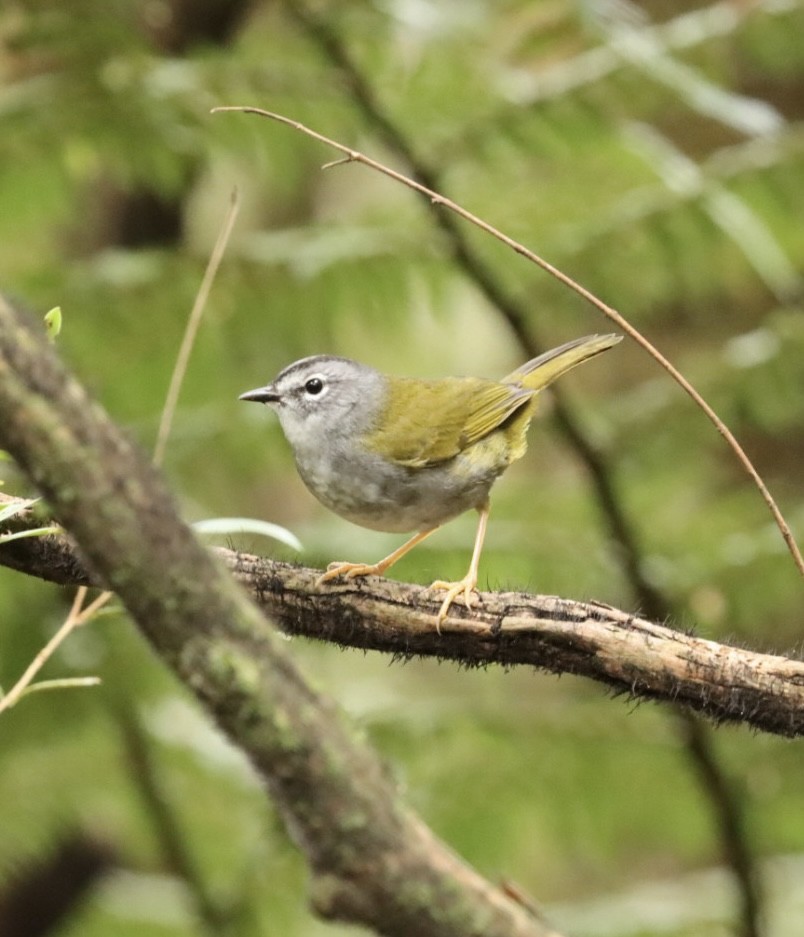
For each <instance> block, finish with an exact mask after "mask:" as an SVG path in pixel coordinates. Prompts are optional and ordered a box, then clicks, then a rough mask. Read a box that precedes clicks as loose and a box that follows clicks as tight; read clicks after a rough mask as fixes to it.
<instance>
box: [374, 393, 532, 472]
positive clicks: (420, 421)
mask: <svg viewBox="0 0 804 937" xmlns="http://www.w3.org/2000/svg"><path fill="white" fill-rule="evenodd" d="M533 395H534V392H533V391H532V390H529V389H527V388H523V387H517V386H515V385H512V384H500V383H497V382H496V381H485V380H481V379H479V378H471V377H465V378H461V377H452V378H444V379H443V380H440V381H419V380H415V379H412V378H399V377H396V378H391V379H390V380H389V385H388V396H387V398H386V400H385V401H384V406H383V407H382V409H381V415H380V417H379V419H378V424H379V425H378V426H376V427H375V428H374V429H372V430H371V431H370V432H369V434H368V435H367V437H366V438H365V444H366V446H367V447H368V448H369V449H371V450H373V451H374V452H378V453H382V455H383V456H384V457H385V458H387V459H390V460H391V461H393V462H396V463H397V464H398V465H407V466H410V467H421V466H425V465H435V464H437V463H439V462H445V461H446V460H447V459H452V458H454V457H455V456H456V455H458V453H460V452H462V451H463V450H464V449H466V447H467V446H471V445H472V444H473V443H475V442H477V441H478V440H480V439H483V437H484V436H488V434H489V433H491V432H493V431H494V430H495V429H497V428H498V427H499V426H501V424H503V423H504V422H505V421H506V420H507V419H508V418H509V417H510V416H511V415H512V414H513V413H515V412H516V411H517V410H518V409H519V408H520V407H522V406H524V405H525V404H526V403H528V401H530V399H531V398H532V397H533Z"/></svg>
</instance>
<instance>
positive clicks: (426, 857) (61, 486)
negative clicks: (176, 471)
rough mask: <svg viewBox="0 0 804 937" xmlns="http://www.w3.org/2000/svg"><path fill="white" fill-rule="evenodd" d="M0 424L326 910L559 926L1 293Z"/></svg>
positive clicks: (480, 931) (381, 923)
mask: <svg viewBox="0 0 804 937" xmlns="http://www.w3.org/2000/svg"><path fill="white" fill-rule="evenodd" d="M0 427H1V428H2V430H1V432H2V438H0V446H2V447H4V448H5V449H7V450H8V451H9V452H10V453H11V454H12V455H13V456H14V458H15V459H16V460H17V461H18V463H19V464H20V465H21V466H22V468H23V469H24V471H25V472H26V473H27V474H28V476H29V477H30V479H31V481H32V482H33V483H34V484H35V485H36V486H37V488H39V489H40V490H41V492H42V493H43V494H44V495H45V496H46V498H47V499H48V501H49V503H50V504H51V505H52V507H53V510H54V512H55V513H56V515H57V516H58V518H59V520H60V521H61V523H62V524H63V525H64V527H65V528H66V529H67V530H68V531H69V532H70V534H71V536H72V537H73V538H74V540H75V542H76V543H77V544H78V545H79V547H80V549H81V552H82V554H83V557H84V562H85V563H86V564H87V567H88V569H90V570H91V571H92V572H91V576H92V578H93V579H97V580H99V581H102V582H103V583H104V584H105V585H106V586H108V587H109V588H110V589H113V590H114V591H115V592H116V593H117V595H118V596H119V597H120V600H121V601H122V602H123V604H124V605H125V607H126V609H127V610H128V612H129V614H130V615H131V617H132V618H133V620H134V621H135V622H136V624H137V625H138V626H139V627H140V629H141V630H142V631H143V633H144V634H145V635H146V636H147V637H148V639H149V640H150V642H151V643H152V645H153V646H154V648H155V649H156V650H157V652H158V653H159V655H160V656H161V657H162V658H163V659H164V660H165V661H166V662H167V663H168V664H169V665H170V666H171V667H172V668H173V669H174V670H175V672H176V673H177V674H178V675H179V677H180V678H181V679H182V680H184V682H185V683H186V684H187V685H188V686H189V687H190V688H191V689H192V691H193V692H194V693H195V694H196V695H197V697H198V698H199V699H200V700H201V701H202V703H203V704H204V705H205V706H206V708H207V709H208V711H209V712H210V713H211V714H212V715H213V716H214V718H215V719H216V721H217V722H218V723H219V725H220V726H221V727H222V729H223V730H224V731H225V732H226V733H227V734H228V736H229V737H230V738H231V739H232V741H233V742H234V743H235V744H237V745H238V746H239V747H240V748H242V749H243V750H244V751H245V752H247V754H248V755H249V757H250V758H251V761H252V763H253V764H254V766H255V768H256V769H257V771H258V772H259V773H260V774H261V776H262V777H263V778H264V780H265V782H266V784H267V786H268V789H269V791H270V793H271V795H272V796H273V798H274V801H275V803H276V805H277V807H278V809H279V811H280V813H281V815H282V816H283V818H284V820H285V823H286V825H287V827H288V829H289V831H290V833H291V835H292V836H293V838H294V839H295V841H296V842H297V844H298V846H299V848H300V849H301V850H302V851H303V853H304V854H305V856H306V858H307V861H308V863H309V866H310V869H311V872H312V876H313V884H312V900H313V904H314V906H315V908H316V910H317V911H318V913H319V914H321V915H322V916H325V917H331V918H339V919H343V920H350V921H355V922H359V923H361V924H363V925H365V926H367V927H370V928H373V929H374V930H376V931H377V932H378V933H381V934H387V935H391V937H402V935H409V934H420V935H422V937H427V935H432V937H459V935H461V937H467V935H469V937H471V935H475V937H480V935H483V937H496V935H499V937H503V935H505V937H512V935H513V937H548V935H550V934H552V933H553V932H552V931H551V930H550V929H549V928H547V927H546V926H545V925H543V924H542V923H541V922H540V921H538V920H536V919H535V918H534V917H533V916H532V914H531V913H530V912H528V911H527V910H526V909H525V908H524V907H522V906H521V905H519V904H517V903H516V902H514V901H512V900H511V899H510V898H509V897H507V896H506V895H505V894H504V893H503V892H502V891H501V890H500V889H498V888H496V887H494V886H492V885H491V884H489V883H488V882H486V881H485V880H484V879H482V878H481V877H480V876H479V875H478V874H477V872H475V871H474V870H473V869H471V868H470V867H469V866H467V865H466V864H465V863H463V862H462V861H461V860H460V859H459V858H458V857H456V856H455V855H454V853H452V851H451V850H449V849H448V848H447V847H446V846H445V845H444V844H443V843H441V842H440V841H439V840H438V839H437V838H436V837H435V836H434V835H433V834H432V832H431V831H430V830H428V829H427V827H425V826H424V824H423V823H422V822H421V821H420V820H419V819H418V817H416V816H415V814H413V813H412V812H411V811H410V810H409V809H408V808H407V807H406V805H405V804H404V803H402V802H401V800H400V798H399V796H398V793H397V791H396V789H395V786H394V784H393V783H392V781H391V780H390V778H389V777H388V775H387V773H386V771H385V770H384V768H383V766H382V764H381V763H380V762H379V760H378V759H377V757H376V756H375V755H374V753H373V752H372V751H371V750H370V749H368V748H367V747H366V746H365V744H363V743H362V742H361V741H359V740H358V739H357V738H356V737H355V734H354V733H353V731H352V730H351V728H350V726H349V724H348V723H347V721H346V720H345V719H344V718H343V716H342V715H341V713H340V712H339V711H338V709H337V707H336V706H335V705H334V704H333V702H332V701H331V700H329V699H327V698H326V697H323V696H321V695H320V694H318V693H316V692H315V691H314V690H313V689H312V688H311V687H310V686H309V685H308V684H307V683H306V681H305V680H304V678H303V676H302V675H301V673H300V672H299V670H298V668H297V667H296V665H295V663H294V661H293V660H292V658H291V657H290V656H289V655H288V653H287V649H286V648H285V647H283V645H282V641H281V639H280V637H279V636H278V635H277V633H276V632H275V631H274V629H273V628H271V627H270V625H269V624H268V622H267V621H266V619H265V618H264V617H263V615H262V613H261V612H260V611H259V609H258V608H257V607H256V606H255V605H254V603H253V602H251V601H250V600H249V599H248V597H247V596H246V594H245V592H244V591H243V590H242V589H240V587H239V586H238V585H237V584H236V583H235V582H234V581H233V579H232V577H231V576H230V575H229V574H228V573H227V572H226V570H225V569H224V568H223V566H222V564H221V563H220V562H218V561H216V559H215V558H214V556H213V555H212V554H211V553H210V552H209V551H207V550H205V549H204V548H203V547H202V546H201V545H200V544H199V543H198V541H197V540H196V538H195V536H194V535H193V533H192V531H191V530H190V529H189V528H188V527H187V526H186V525H184V524H183V523H182V522H181V520H180V519H179V517H178V514H177V511H176V508H175V506H174V503H173V500H172V498H171V497H170V495H169V494H168V492H167V490H166V488H165V485H164V483H163V481H162V479H161V477H160V475H159V474H158V473H157V472H156V471H155V469H154V468H153V467H152V466H151V465H150V464H149V462H148V460H147V458H146V457H145V456H144V455H143V454H142V453H141V452H140V451H139V450H138V449H137V448H136V447H135V446H133V445H132V444H131V443H130V442H129V441H128V440H127V439H126V438H125V437H124V436H123V434H122V433H121V432H120V431H119V430H118V429H117V428H116V427H115V426H114V424H113V423H112V422H111V421H110V420H109V418H108V417H107V416H106V414H105V413H104V412H103V410H102V409H101V408H100V407H99V406H98V405H97V404H95V403H94V402H93V401H92V400H91V399H90V398H89V397H88V395H87V394H86V392H85V391H84V389H83V388H82V387H81V386H80V385H79V383H78V382H77V381H76V380H75V379H74V378H72V377H71V376H70V375H69V374H68V373H67V371H66V370H65V368H64V366H63V365H62V364H61V363H60V361H59V360H58V358H57V357H56V355H55V352H54V351H53V349H52V348H51V347H49V344H48V342H47V339H46V338H45V337H44V334H43V333H42V332H41V331H39V330H37V329H35V328H34V327H32V326H31V325H29V324H28V323H27V322H25V321H23V319H22V317H21V316H20V315H19V314H18V313H17V312H16V311H15V310H14V309H13V308H12V307H11V306H10V305H9V304H8V303H7V302H5V301H3V300H2V299H0ZM19 542H21V541H14V543H19ZM9 546H11V544H9Z"/></svg>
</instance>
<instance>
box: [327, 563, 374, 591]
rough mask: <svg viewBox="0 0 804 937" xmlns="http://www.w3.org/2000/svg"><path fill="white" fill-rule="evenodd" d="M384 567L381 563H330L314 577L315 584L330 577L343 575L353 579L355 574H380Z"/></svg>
mask: <svg viewBox="0 0 804 937" xmlns="http://www.w3.org/2000/svg"><path fill="white" fill-rule="evenodd" d="M384 572H385V567H384V566H383V565H382V563H374V564H373V565H369V564H367V563H330V564H329V566H327V571H326V572H325V573H324V574H323V575H321V576H319V577H318V579H316V581H315V584H316V586H320V585H322V584H323V583H325V582H329V581H330V580H331V579H337V578H338V577H339V576H343V578H344V579H354V578H355V577H356V576H382V574H383V573H384Z"/></svg>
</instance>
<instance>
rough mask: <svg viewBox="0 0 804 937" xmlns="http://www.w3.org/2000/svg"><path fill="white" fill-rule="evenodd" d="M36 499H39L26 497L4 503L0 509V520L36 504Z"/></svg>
mask: <svg viewBox="0 0 804 937" xmlns="http://www.w3.org/2000/svg"><path fill="white" fill-rule="evenodd" d="M37 501H39V498H26V499H25V500H23V501H14V502H12V503H11V504H9V505H6V507H4V508H2V509H0V522H2V521H6V520H8V519H9V517H13V516H14V515H15V514H20V513H21V512H22V511H25V510H26V509H27V508H29V507H31V506H33V505H34V504H36V502H37Z"/></svg>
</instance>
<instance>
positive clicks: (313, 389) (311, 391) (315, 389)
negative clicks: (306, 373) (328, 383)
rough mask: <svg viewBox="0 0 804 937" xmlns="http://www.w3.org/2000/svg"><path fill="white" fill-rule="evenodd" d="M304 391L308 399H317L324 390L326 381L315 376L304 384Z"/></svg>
mask: <svg viewBox="0 0 804 937" xmlns="http://www.w3.org/2000/svg"><path fill="white" fill-rule="evenodd" d="M304 390H305V392H306V394H307V395H308V397H317V396H318V395H319V394H320V393H321V392H322V391H323V390H324V379H323V378H322V377H319V376H318V375H317V374H314V375H313V376H312V377H308V378H307V380H306V381H305V382H304Z"/></svg>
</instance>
